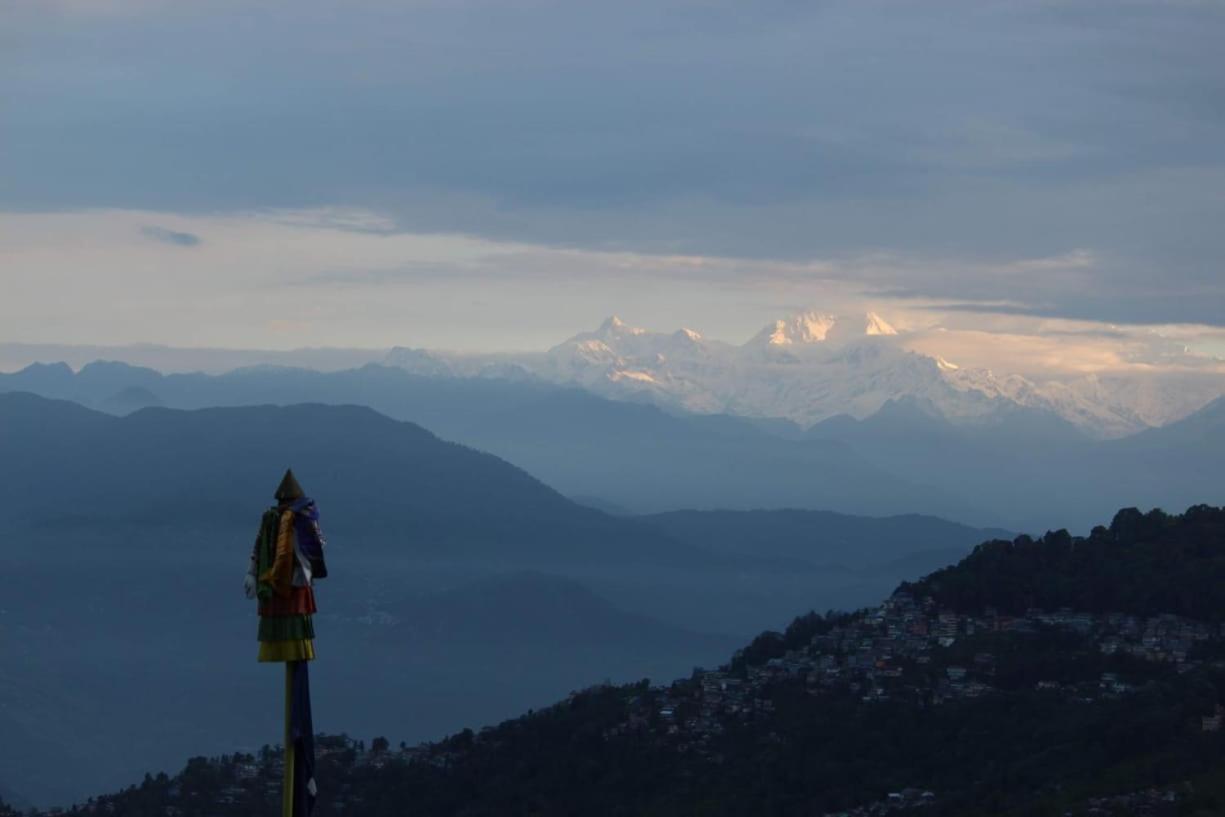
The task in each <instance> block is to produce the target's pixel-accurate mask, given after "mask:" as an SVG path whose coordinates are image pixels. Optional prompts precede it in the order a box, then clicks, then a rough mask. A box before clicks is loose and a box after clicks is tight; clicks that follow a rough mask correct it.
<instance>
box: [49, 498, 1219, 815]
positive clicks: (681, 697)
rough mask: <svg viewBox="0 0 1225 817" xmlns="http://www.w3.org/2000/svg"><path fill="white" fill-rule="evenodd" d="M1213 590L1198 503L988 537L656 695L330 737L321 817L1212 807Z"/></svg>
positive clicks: (179, 781) (165, 788)
mask: <svg viewBox="0 0 1225 817" xmlns="http://www.w3.org/2000/svg"><path fill="white" fill-rule="evenodd" d="M1223 571H1225V511H1222V510H1221V509H1217V508H1209V507H1204V506H1198V507H1194V508H1191V509H1190V510H1189V511H1187V513H1185V514H1183V515H1181V516H1168V515H1166V514H1163V513H1161V512H1156V511H1155V512H1152V513H1149V514H1141V513H1139V512H1137V511H1134V510H1127V511H1122V512H1120V513H1119V514H1118V515H1117V516H1116V517H1115V519H1114V521H1113V523H1112V524H1111V526H1110V528H1108V529H1107V528H1098V529H1096V530H1094V532H1093V533H1092V534H1091V535H1090V536H1089V537H1087V538H1083V539H1078V538H1072V537H1070V536H1068V535H1067V534H1066V533H1052V534H1048V535H1046V536H1045V537H1043V538H1042V539H1040V540H1032V539H1029V538H1025V537H1022V538H1019V539H1017V540H1015V541H1013V542H988V543H986V544H983V545H980V546H979V547H978V548H977V549H976V550H975V551H974V553H973V554H972V555H971V556H969V557H967V558H966V559H964V560H963V561H962V562H961V563H960V564H958V565H957V566H955V567H950V568H947V569H945V570H941V571H939V572H937V573H935V574H932V575H931V576H929V577H927V578H926V579H924V580H922V581H919V582H916V583H913V584H908V585H903V586H902V587H901V588H899V589H898V591H897V592H895V593H894V594H893V595H892V596H891V597H890V598H889V599H888V600H886V601H885V602H884V603H883V604H882V605H881V606H879V607H877V608H873V609H868V610H862V611H859V612H856V613H841V614H833V613H831V614H826V615H821V614H817V613H811V614H809V615H807V616H803V617H801V618H798V619H796V620H795V621H794V622H793V623H792V624H791V626H790V627H788V628H787V630H786V631H785V632H782V633H765V634H763V635H761V636H759V637H758V638H757V639H755V640H754V641H753V642H752V643H751V644H750V645H748V646H747V647H746V648H744V649H743V650H741V651H739V652H738V653H737V654H736V655H735V657H734V658H733V659H732V661H731V662H730V663H729V664H728V665H726V666H724V667H722V668H720V669H718V670H714V671H705V670H695V671H694V673H693V675H692V676H691V677H690V678H687V679H684V680H681V681H677V682H675V683H672V684H670V685H667V686H651V685H650V684H649V683H648V682H646V681H643V682H641V683H639V684H632V685H625V686H611V685H605V686H600V687H595V688H592V689H588V690H585V691H582V692H578V693H574V694H572V695H571V696H570V697H569V699H567V700H565V701H562V702H560V703H558V704H556V705H554V706H552V707H550V708H548V709H546V710H542V711H539V712H530V713H528V714H527V715H525V716H523V717H520V718H518V719H515V720H511V721H507V722H505V723H502V724H501V725H499V726H496V727H488V728H486V729H483V730H481V731H480V732H479V733H473V732H471V731H467V730H466V731H464V732H462V733H460V734H458V735H455V736H453V737H450V738H447V739H445V740H443V741H440V742H438V743H433V744H423V745H420V746H414V747H407V746H401V747H400V748H399V749H396V748H393V747H392V746H390V745H389V744H388V742H387V741H385V740H382V739H376V740H375V741H373V742H372V743H371V745H370V746H369V747H368V748H367V747H366V746H365V745H364V744H360V743H357V742H354V741H351V740H349V739H347V738H345V737H323V738H321V740H320V747H321V755H322V756H321V759H320V763H319V768H318V774H317V778H318V780H319V782H320V800H319V805H318V812H317V813H318V814H321V815H342V814H343V815H363V817H380V816H381V815H402V814H409V813H411V814H414V815H439V816H440V817H441V815H457V814H462V815H469V816H472V817H475V816H476V815H482V816H483V815H488V816H489V817H493V815H523V814H532V815H543V816H551V815H558V816H560V815H575V814H582V815H607V816H608V817H612V816H613V815H648V816H654V815H658V816H659V817H663V815H694V816H695V817H696V815H705V816H710V815H728V817H731V815H745V814H753V815H778V817H792V815H794V816H795V817H800V815H805V816H807V815H857V816H858V817H866V815H882V814H889V815H894V814H896V815H903V814H916V815H964V816H965V817H970V815H983V814H999V815H1015V816H1016V817H1020V815H1067V814H1071V815H1088V814H1091V813H1092V814H1105V815H1109V814H1117V815H1123V814H1128V815H1138V814H1147V815H1176V814H1188V815H1193V814H1203V815H1208V814H1221V813H1225V731H1223V730H1222V716H1223V714H1225V708H1223V707H1222V704H1223V703H1225V639H1223V638H1222V621H1221V620H1222V617H1223V606H1222V593H1225V583H1223V581H1222V580H1223V579H1225V573H1223ZM489 682H490V683H494V684H496V683H497V672H496V668H494V670H493V671H491V672H490V673H489ZM387 728H388V730H394V729H395V728H396V725H395V724H392V723H389V724H387ZM277 763H278V761H277V753H276V752H275V751H272V750H265V751H264V752H262V753H260V754H259V755H232V756H226V757H221V758H214V759H205V758H197V759H194V760H192V761H191V762H190V763H189V764H188V766H187V768H186V769H185V770H184V771H183V772H182V773H181V774H179V775H178V776H176V777H174V778H168V777H165V776H162V777H158V778H147V779H146V780H145V782H144V783H143V784H141V785H139V786H136V787H133V788H131V789H129V790H126V791H123V792H120V793H118V794H115V795H109V796H105V797H100V798H97V799H96V800H94V801H92V802H91V803H89V804H87V805H86V806H83V807H78V808H77V809H75V810H73V811H71V812H70V813H73V814H92V813H100V814H103V813H105V814H119V815H124V816H125V817H143V815H178V816H179V817H195V816H196V815H221V816H222V817H225V816H226V815H233V817H238V815H249V814H255V813H273V812H274V810H275V797H276V791H277V781H278V775H279V771H278V768H277Z"/></svg>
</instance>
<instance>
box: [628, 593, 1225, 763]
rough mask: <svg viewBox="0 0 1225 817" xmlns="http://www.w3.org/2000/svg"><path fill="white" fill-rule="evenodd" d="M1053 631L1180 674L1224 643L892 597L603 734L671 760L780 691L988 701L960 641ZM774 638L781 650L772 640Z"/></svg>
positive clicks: (667, 692)
mask: <svg viewBox="0 0 1225 817" xmlns="http://www.w3.org/2000/svg"><path fill="white" fill-rule="evenodd" d="M1052 630H1053V631H1060V632H1064V633H1070V634H1074V635H1076V636H1078V637H1081V638H1083V639H1085V643H1086V646H1088V647H1089V648H1091V649H1095V650H1097V651H1099V652H1100V653H1102V654H1104V655H1116V654H1118V655H1129V656H1132V657H1134V658H1138V659H1143V660H1145V661H1151V662H1160V663H1163V664H1169V665H1172V666H1173V667H1174V668H1175V669H1176V670H1177V671H1179V672H1183V671H1187V670H1190V669H1192V668H1194V667H1195V666H1198V665H1199V664H1201V663H1203V662H1204V660H1205V659H1204V658H1203V657H1200V656H1201V655H1202V654H1206V652H1205V650H1202V649H1201V650H1198V651H1197V647H1205V646H1207V644H1208V642H1217V643H1218V644H1219V642H1220V639H1221V638H1222V637H1223V636H1225V632H1223V631H1222V627H1220V626H1216V625H1209V624H1206V623H1204V622H1200V621H1194V620H1190V619H1186V618H1180V617H1178V616H1173V615H1159V616H1153V617H1149V618H1142V617H1137V616H1131V615H1125V614H1122V613H1109V614H1105V615H1095V614H1091V613H1086V612H1078V611H1074V610H1069V609H1062V610H1055V611H1045V610H1038V609H1031V610H1028V611H1027V612H1026V613H1025V614H1024V615H1019V616H1018V615H1005V614H1001V613H999V612H998V611H996V610H993V609H991V608H988V609H987V610H985V611H984V612H983V613H982V614H981V615H966V614H960V613H955V612H952V611H948V610H940V609H938V608H937V605H936V603H935V601H934V600H933V599H932V598H930V597H923V598H915V597H914V596H912V595H911V594H909V593H906V592H904V591H899V592H898V593H895V594H894V595H893V596H892V597H890V598H889V599H888V600H887V601H886V602H885V603H884V604H882V605H881V606H880V607H877V608H875V609H873V610H870V611H866V612H865V613H863V614H860V615H857V616H854V617H852V618H850V619H848V620H847V622H846V623H842V624H838V625H836V626H834V627H832V628H831V629H829V630H828V632H824V633H822V634H820V635H817V636H814V637H813V638H812V640H811V642H810V643H809V644H807V645H804V646H802V647H799V648H795V649H790V650H787V651H785V652H784V653H783V654H782V655H779V656H778V657H775V658H771V659H770V660H768V661H766V662H765V663H764V664H761V665H755V666H749V667H747V668H746V669H745V670H744V671H743V673H733V672H730V671H725V670H720V671H712V672H702V673H700V674H698V675H697V677H696V684H695V683H678V684H673V685H671V686H664V687H653V688H652V689H651V690H650V694H648V695H644V696H641V697H640V698H638V699H635V700H634V701H632V702H631V706H630V707H629V709H628V712H627V717H626V720H625V721H624V722H623V723H621V724H619V725H618V726H616V727H614V728H612V729H610V730H608V732H607V734H608V736H609V737H612V736H614V735H616V734H620V733H625V732H634V731H640V730H644V729H648V728H656V729H662V730H663V732H664V733H665V734H668V735H673V736H677V737H678V744H679V746H680V748H682V749H688V748H692V749H694V750H696V751H699V752H701V751H703V746H704V745H705V744H707V743H709V741H710V739H711V738H712V737H714V736H716V735H719V734H721V733H722V732H723V731H724V730H725V728H726V724H727V722H728V721H729V720H734V719H739V720H750V719H753V718H755V717H758V716H768V715H769V714H770V713H771V712H772V711H773V707H774V704H773V700H772V698H773V695H772V689H773V687H774V685H775V684H777V683H779V682H780V681H790V682H799V683H803V684H804V685H805V689H806V690H807V692H808V693H809V694H811V695H815V696H819V695H824V694H831V693H834V692H839V693H850V694H852V695H855V696H856V697H858V698H859V699H860V700H862V701H864V702H866V703H871V702H879V701H887V700H896V699H904V700H907V701H911V702H914V703H917V704H919V705H922V706H935V705H940V704H942V703H945V702H948V701H951V700H954V699H962V698H974V697H978V696H982V695H987V694H990V693H991V692H993V691H994V690H995V686H993V683H994V681H995V677H996V664H997V657H996V655H995V654H993V653H992V652H990V651H987V650H979V651H974V650H972V649H964V648H965V647H966V643H965V642H966V640H967V639H971V638H972V637H974V636H977V635H983V634H990V633H1016V634H1036V633H1039V632H1043V631H1052ZM777 638H779V639H780V641H781V639H782V636H777ZM959 642H961V643H960V644H959ZM971 643H980V644H981V643H983V642H982V641H981V640H979V641H977V642H971ZM954 647H958V649H954ZM1035 686H1036V687H1037V689H1039V690H1046V691H1050V692H1052V693H1062V694H1066V695H1068V696H1074V697H1075V698H1076V699H1077V700H1082V701H1092V700H1096V699H1099V698H1111V697H1119V696H1123V695H1126V694H1128V693H1129V692H1131V691H1132V690H1133V685H1132V684H1131V683H1129V682H1128V681H1127V680H1126V679H1125V678H1123V677H1120V674H1119V673H1117V672H1104V673H1102V674H1101V675H1100V678H1097V679H1096V680H1095V681H1093V682H1092V683H1088V684H1086V683H1077V684H1067V683H1061V682H1060V681H1059V680H1057V679H1049V680H1038V681H1037V682H1036V684H1035ZM1221 715H1222V713H1221V712H1217V713H1213V714H1209V715H1206V716H1205V717H1204V719H1203V729H1204V730H1205V731H1216V730H1219V729H1220V728H1221V722H1222V717H1221Z"/></svg>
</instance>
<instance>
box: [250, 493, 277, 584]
mask: <svg viewBox="0 0 1225 817" xmlns="http://www.w3.org/2000/svg"><path fill="white" fill-rule="evenodd" d="M280 525H281V514H280V513H279V512H278V511H277V509H276V508H269V509H268V510H266V511H264V518H263V519H262V520H260V526H259V537H258V538H257V539H256V540H255V576H256V578H257V580H258V578H259V577H260V576H263V575H264V574H265V573H267V572H268V569H269V568H271V567H272V562H273V560H274V559H276V535H277V530H278V528H279V527H280ZM255 592H256V595H257V596H259V597H260V598H261V599H270V598H272V585H270V584H268V582H265V581H260V582H259V584H258V586H257V587H256V591H255Z"/></svg>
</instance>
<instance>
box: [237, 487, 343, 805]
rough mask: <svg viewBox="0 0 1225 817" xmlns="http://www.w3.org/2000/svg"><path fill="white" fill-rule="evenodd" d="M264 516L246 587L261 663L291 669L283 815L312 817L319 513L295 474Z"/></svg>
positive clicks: (323, 571)
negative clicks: (255, 611)
mask: <svg viewBox="0 0 1225 817" xmlns="http://www.w3.org/2000/svg"><path fill="white" fill-rule="evenodd" d="M275 496H276V500H277V504H276V505H275V506H274V507H272V508H269V509H268V510H267V511H265V512H264V517H263V519H262V520H261V522H260V529H259V535H258V536H257V537H256V539H255V548H254V549H253V551H252V553H251V564H250V567H249V568H248V569H247V578H246V581H245V582H244V586H245V589H246V591H247V598H250V599H256V598H258V599H259V660H260V661H265V662H273V663H280V664H284V665H285V752H284V754H285V778H284V781H283V789H282V791H281V817H310V815H311V812H312V810H313V809H314V806H315V796H316V794H317V791H316V787H315V729H314V725H313V723H312V718H311V703H310V675H309V673H308V671H307V667H308V666H309V664H308V663H307V662H309V661H313V660H315V624H314V620H313V617H314V614H315V594H314V591H313V589H312V584H313V582H314V581H315V580H316V579H322V578H323V577H325V576H327V565H326V564H324V561H323V548H324V545H325V544H326V543H325V542H324V539H323V533H322V531H320V530H319V512H318V510H317V509H316V507H315V502H314V500H312V499H310V498H309V497H307V496H306V494H305V493H303V491H302V486H300V485H299V484H298V481H297V480H296V479H295V478H294V475H293V472H292V471H286V472H285V477H284V479H282V480H281V484H280V487H278V488H277V489H276V494H275Z"/></svg>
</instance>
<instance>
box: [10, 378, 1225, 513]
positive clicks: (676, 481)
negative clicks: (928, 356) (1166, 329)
mask: <svg viewBox="0 0 1225 817" xmlns="http://www.w3.org/2000/svg"><path fill="white" fill-rule="evenodd" d="M19 389H24V390H28V391H35V392H38V393H40V394H43V395H46V396H51V397H62V398H68V399H72V400H77V401H80V402H82V403H85V404H88V405H92V406H95V407H102V408H112V409H114V407H115V406H116V404H117V403H119V402H122V401H119V400H118V399H117V398H116V396H117V395H120V396H122V395H126V396H127V398H128V400H127V403H128V404H129V405H130V403H131V399H130V398H132V397H133V395H135V394H143V395H144V396H145V399H146V401H148V402H150V403H155V404H162V405H166V406H171V407H176V408H200V407H205V406H224V405H258V404H269V403H277V404H287V403H298V402H320V403H327V404H354V403H357V404H362V405H367V406H371V407H374V408H375V409H376V410H378V411H380V412H382V413H384V414H387V415H390V416H392V417H395V418H398V419H404V420H412V421H415V422H419V423H421V424H422V425H424V426H426V427H427V428H430V429H431V430H432V431H434V432H436V433H438V434H441V435H442V436H443V437H446V438H448V439H452V440H456V441H459V442H462V443H465V444H467V445H471V446H474V447H476V448H479V449H481V450H484V451H488V452H491V453H493V454H496V455H498V456H499V457H503V458H505V459H507V460H509V461H511V462H513V463H515V464H516V465H519V466H521V467H523V468H525V469H527V470H528V471H529V472H530V473H531V474H532V475H534V476H535V477H538V478H539V479H541V480H543V481H544V482H545V483H547V484H548V485H550V486H552V487H553V488H556V489H557V490H558V491H561V492H562V493H564V494H566V495H569V496H579V497H584V502H585V503H587V504H592V503H594V504H596V505H597V506H599V505H601V504H602V503H608V504H609V505H608V506H609V507H619V508H622V509H625V510H627V511H630V512H661V511H670V510H678V509H686V508H692V509H705V510H713V509H718V508H725V509H739V510H749V509H755V508H774V509H777V508H802V509H815V510H836V511H840V512H846V513H855V514H869V515H892V514H907V513H928V514H936V515H940V516H944V517H947V518H953V519H958V520H961V521H965V522H969V523H972V524H975V525H995V526H1003V527H1007V528H1010V529H1012V530H1031V531H1043V530H1047V529H1051V528H1057V527H1068V528H1071V529H1074V530H1079V531H1087V530H1088V528H1089V527H1090V526H1092V524H1093V523H1094V520H1096V519H1099V518H1101V517H1102V516H1105V515H1108V514H1109V513H1111V509H1113V508H1117V507H1119V506H1120V505H1123V504H1127V503H1129V502H1134V503H1137V504H1141V505H1144V506H1153V505H1160V506H1164V507H1180V506H1186V505H1189V504H1193V503H1196V502H1212V501H1216V500H1217V499H1218V497H1219V496H1220V495H1221V494H1222V493H1225V480H1223V479H1222V478H1221V476H1220V475H1219V474H1218V472H1217V467H1216V463H1217V462H1219V459H1220V457H1221V456H1222V455H1223V454H1225V431H1223V430H1222V428H1221V425H1220V423H1219V422H1216V421H1214V420H1213V418H1214V417H1216V416H1217V415H1218V414H1219V413H1220V408H1219V407H1220V403H1216V404H1213V405H1212V406H1209V407H1205V409H1204V410H1202V411H1201V412H1199V413H1197V414H1196V415H1194V416H1192V417H1189V418H1186V419H1185V420H1184V421H1180V422H1179V423H1174V424H1170V425H1169V426H1167V427H1165V428H1162V429H1155V430H1151V431H1147V432H1144V433H1143V434H1141V435H1138V436H1135V437H1132V438H1124V439H1121V440H1108V441H1095V440H1091V439H1089V438H1087V437H1086V436H1085V435H1084V434H1082V433H1081V432H1080V431H1079V430H1078V429H1077V428H1076V427H1075V426H1073V425H1072V424H1070V423H1068V422H1066V421H1064V420H1062V419H1060V418H1059V417H1057V416H1056V415H1054V414H1052V413H1050V412H1046V411H1041V410H1035V409H1026V408H1023V407H1019V406H1013V407H1011V408H1007V409H1004V408H1001V409H1000V410H998V411H997V412H996V413H994V414H993V415H992V416H991V417H990V418H983V419H982V421H980V422H978V423H974V424H964V423H954V422H952V421H949V420H948V419H947V418H945V417H943V416H942V415H941V413H940V412H939V411H938V409H936V408H935V407H933V406H931V405H930V404H928V403H925V402H923V401H920V400H917V399H913V400H902V401H891V402H888V403H886V404H884V406H882V408H881V410H880V411H878V412H877V413H876V414H874V415H872V416H870V417H868V418H865V419H863V420H857V419H855V418H853V417H849V416H845V415H843V416H839V417H833V418H830V419H829V420H826V421H823V422H821V423H818V424H817V425H815V426H813V427H811V428H810V429H808V430H807V431H803V430H801V429H800V428H799V427H797V426H796V425H794V424H792V423H790V422H787V421H777V420H775V421H766V420H750V419H746V418H735V417H729V416H723V415H689V414H672V413H667V412H665V411H662V410H660V409H659V408H657V407H654V406H649V405H642V404H637V403H632V402H624V401H617V400H609V399H604V398H601V397H598V396H596V395H594V394H591V393H589V392H586V391H583V390H579V389H574V388H564V387H559V386H554V385H550V384H546V383H541V382H538V381H514V380H507V379H502V378H454V377H425V376H416V375H412V374H409V373H407V372H404V371H402V370H399V369H394V368H386V367H379V366H368V367H365V368H362V369H355V370H350V371H344V372H336V373H329V374H321V373H318V372H311V371H306V370H297V369H268V368H264V369H250V370H240V371H236V372H233V373H230V374H227V375H222V376H206V375H169V376H163V375H160V374H158V373H157V372H154V371H152V370H149V369H134V368H132V367H128V366H124V365H122V364H94V365H91V366H87V367H86V368H84V369H83V370H82V371H80V372H79V373H76V374H74V373H73V372H72V371H71V370H70V369H69V368H68V367H66V366H41V367H32V368H30V369H27V370H25V371H23V372H20V373H16V374H12V375H0V391H12V390H19Z"/></svg>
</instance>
